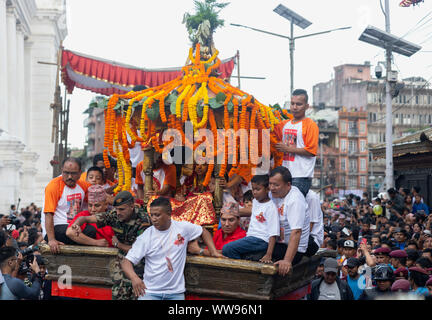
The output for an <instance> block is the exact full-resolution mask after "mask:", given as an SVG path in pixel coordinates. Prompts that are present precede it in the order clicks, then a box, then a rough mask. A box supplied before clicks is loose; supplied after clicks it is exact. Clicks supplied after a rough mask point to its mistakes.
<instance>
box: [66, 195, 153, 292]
mask: <svg viewBox="0 0 432 320" xmlns="http://www.w3.org/2000/svg"><path fill="white" fill-rule="evenodd" d="M134 201H135V200H134V197H133V196H132V194H131V193H130V192H129V191H122V192H120V193H119V194H117V196H116V197H115V198H114V204H113V206H114V209H113V210H111V211H109V212H103V213H97V214H95V215H94V216H87V217H79V218H78V219H77V220H76V221H75V222H74V224H73V225H72V228H73V230H74V231H75V232H76V233H77V234H79V233H80V232H81V225H83V224H84V223H95V224H96V225H97V227H98V228H102V227H104V226H110V227H112V229H113V230H114V234H115V236H114V237H113V239H112V243H113V245H114V247H116V248H118V249H119V251H118V255H117V259H116V260H115V264H114V265H113V266H112V269H111V277H112V280H113V286H112V298H113V300H134V299H136V298H135V296H134V294H133V288H132V282H131V281H130V280H129V279H128V278H127V277H126V276H125V275H124V273H123V271H122V269H121V266H120V263H121V261H122V259H123V258H124V257H125V256H126V254H127V252H128V251H129V250H130V248H132V244H133V243H134V242H135V240H136V238H137V237H138V236H139V235H141V234H142V233H143V232H144V231H145V230H146V229H147V228H148V227H149V226H150V224H151V222H150V218H149V216H148V214H147V213H146V212H145V211H144V209H142V208H136V207H135V205H134ZM78 236H79V235H78ZM143 269H144V268H143V265H142V264H140V265H137V267H136V270H137V272H138V273H142V270H143Z"/></svg>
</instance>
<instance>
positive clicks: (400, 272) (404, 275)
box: [394, 267, 408, 280]
mask: <svg viewBox="0 0 432 320" xmlns="http://www.w3.org/2000/svg"><path fill="white" fill-rule="evenodd" d="M394 275H395V280H399V279H405V280H408V268H406V267H400V268H397V269H396V270H395V271H394Z"/></svg>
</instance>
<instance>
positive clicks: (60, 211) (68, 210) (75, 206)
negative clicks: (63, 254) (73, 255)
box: [41, 158, 90, 254]
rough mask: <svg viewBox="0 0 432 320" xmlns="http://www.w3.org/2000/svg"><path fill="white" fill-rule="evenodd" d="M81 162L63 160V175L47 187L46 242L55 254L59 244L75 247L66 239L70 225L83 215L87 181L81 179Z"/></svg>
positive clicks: (44, 215) (44, 223)
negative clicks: (79, 214) (81, 213)
mask: <svg viewBox="0 0 432 320" xmlns="http://www.w3.org/2000/svg"><path fill="white" fill-rule="evenodd" d="M80 175H81V161H80V160H79V159H76V158H68V159H66V160H64V162H63V165H62V174H61V176H59V177H57V178H54V179H53V180H51V182H50V183H49V184H48V185H47V187H46V188H45V201H44V209H43V214H42V221H41V222H42V227H43V235H44V236H45V235H46V236H45V240H46V241H47V242H48V245H49V247H50V249H51V252H52V253H53V254H57V253H59V245H63V244H74V242H73V241H72V240H71V239H69V237H67V236H66V230H67V228H68V223H69V222H70V221H72V220H73V218H74V217H75V215H76V214H78V213H79V212H81V211H82V210H81V209H82V205H83V201H84V200H85V199H86V194H87V189H88V187H89V186H90V185H89V184H88V183H87V182H85V181H81V180H79V178H80Z"/></svg>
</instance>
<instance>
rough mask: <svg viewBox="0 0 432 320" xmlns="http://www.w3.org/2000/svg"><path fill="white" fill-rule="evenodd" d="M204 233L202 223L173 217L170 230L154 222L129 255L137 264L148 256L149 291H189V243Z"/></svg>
mask: <svg viewBox="0 0 432 320" xmlns="http://www.w3.org/2000/svg"><path fill="white" fill-rule="evenodd" d="M201 234H202V227H200V226H198V225H195V224H192V223H190V222H186V221H174V220H171V226H170V227H169V229H168V230H165V231H159V230H157V229H156V228H155V227H154V226H151V227H150V228H148V229H147V230H146V231H144V233H143V234H142V235H140V236H139V237H138V238H137V239H136V241H135V242H134V244H133V245H132V248H131V249H130V250H129V252H128V254H127V255H126V259H128V260H129V261H130V262H132V263H133V264H134V265H135V264H137V263H138V262H140V261H141V259H142V258H145V267H144V284H145V286H146V287H147V289H146V292H148V293H152V294H178V293H183V292H185V291H186V289H185V280H184V275H183V272H184V267H185V263H186V254H187V246H188V243H189V242H190V241H192V240H195V239H196V238H198V237H199V236H201ZM167 258H168V259H169V262H168V261H167ZM168 264H170V265H171V266H168ZM170 267H172V272H171V271H170V270H169V269H170Z"/></svg>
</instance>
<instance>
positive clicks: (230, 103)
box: [227, 101, 234, 113]
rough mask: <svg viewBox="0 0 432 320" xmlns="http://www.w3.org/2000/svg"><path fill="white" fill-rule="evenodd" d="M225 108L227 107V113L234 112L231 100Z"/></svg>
mask: <svg viewBox="0 0 432 320" xmlns="http://www.w3.org/2000/svg"><path fill="white" fill-rule="evenodd" d="M227 109H228V112H229V113H233V112H234V103H232V102H231V101H230V102H228V104H227Z"/></svg>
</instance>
